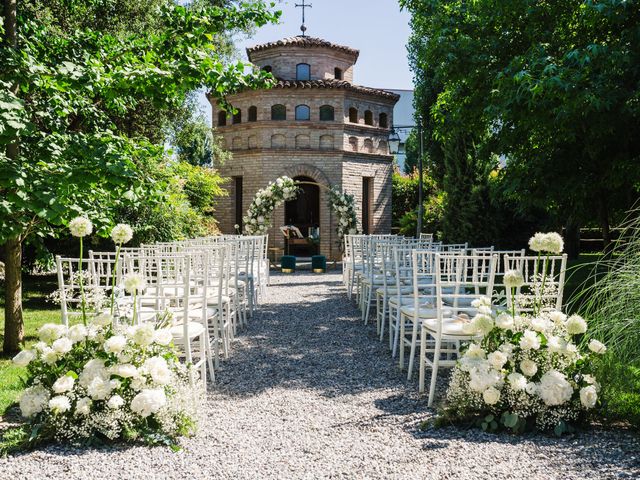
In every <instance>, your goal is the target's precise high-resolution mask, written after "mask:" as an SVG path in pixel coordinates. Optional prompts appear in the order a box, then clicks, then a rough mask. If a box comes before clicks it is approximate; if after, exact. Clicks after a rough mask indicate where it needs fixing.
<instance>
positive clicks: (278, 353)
mask: <svg viewBox="0 0 640 480" xmlns="http://www.w3.org/2000/svg"><path fill="white" fill-rule="evenodd" d="M403 377H404V376H403V375H401V374H400V373H399V372H398V370H397V369H396V368H395V363H393V362H392V361H391V359H390V356H389V355H388V353H387V350H386V348H385V347H384V346H383V345H382V344H381V343H379V342H378V341H376V339H375V326H372V325H369V327H368V328H365V327H363V325H362V324H361V322H360V320H359V316H358V314H357V311H356V310H355V308H354V307H353V306H352V305H350V304H349V303H348V302H347V300H346V297H345V295H344V289H343V288H342V286H341V284H340V276H339V275H338V274H327V275H323V276H316V275H311V274H296V275H292V276H281V275H274V276H273V277H272V286H271V288H270V289H269V294H268V297H267V299H266V300H265V302H264V303H263V304H262V305H261V307H260V310H259V313H258V315H257V316H256V317H255V318H254V319H253V320H252V322H251V325H250V326H249V328H248V330H247V331H246V332H244V333H242V334H241V335H240V336H239V338H238V339H237V340H236V342H235V344H234V346H233V351H232V355H231V358H230V360H229V361H227V362H226V363H225V364H224V365H223V368H222V369H221V370H220V372H219V373H218V384H217V386H216V390H215V391H214V392H212V393H211V394H210V395H209V400H208V405H207V409H206V418H205V420H204V422H203V424H202V427H201V432H200V434H199V435H198V436H197V437H196V438H193V439H189V440H187V441H185V442H184V450H183V451H182V452H179V453H173V452H171V451H170V450H168V449H164V448H153V449H149V448H145V447H133V448H117V449H113V448H111V449H99V450H77V449H69V448H60V447H49V448H47V449H44V450H40V451H36V452H30V453H28V454H25V455H21V456H18V457H13V458H9V459H0V478H2V479H12V480H15V479H21V478H28V479H34V478H35V479H39V478H56V479H57V478H64V479H75V478H87V479H92V480H97V479H102V478H113V479H125V478H140V479H148V480H150V479H165V478H167V479H169V478H171V479H173V478H175V479H181V480H183V479H205V478H206V479H213V478H234V479H245V478H246V479H249V478H252V479H261V478H277V479H289V478H291V479H297V478H310V479H312V478H313V479H316V478H385V479H387V478H398V479H414V478H415V479H449V478H450V479H467V478H468V479H474V480H477V479H484V478H487V479H489V478H490V479H496V480H497V479H506V478H513V479H532V478H536V479H537V478H539V479H562V480H565V479H583V478H589V479H596V478H618V479H619V478H638V477H640V441H639V439H638V437H637V436H635V435H633V434H630V433H625V432H610V431H595V432H593V433H590V434H584V433H583V434H580V435H578V436H576V437H574V438H571V437H566V438H562V439H555V438H549V437H542V436H525V437H524V438H514V437H510V436H506V435H505V436H497V435H485V434H483V433H481V432H478V431H475V430H473V431H464V430H460V429H455V428H447V429H438V430H429V431H426V432H421V431H419V430H418V425H419V423H420V422H421V421H422V420H424V419H426V418H428V417H429V416H430V415H431V413H430V411H429V410H427V409H426V407H425V402H424V400H421V399H419V398H418V397H417V395H416V393H415V391H416V388H415V386H414V385H413V384H408V383H406V382H404V380H403Z"/></svg>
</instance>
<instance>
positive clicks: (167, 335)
mask: <svg viewBox="0 0 640 480" xmlns="http://www.w3.org/2000/svg"><path fill="white" fill-rule="evenodd" d="M153 339H154V342H156V343H157V344H158V345H169V344H170V343H171V341H172V340H173V335H171V330H169V329H168V328H159V329H157V330H156V331H155V334H154V337H153Z"/></svg>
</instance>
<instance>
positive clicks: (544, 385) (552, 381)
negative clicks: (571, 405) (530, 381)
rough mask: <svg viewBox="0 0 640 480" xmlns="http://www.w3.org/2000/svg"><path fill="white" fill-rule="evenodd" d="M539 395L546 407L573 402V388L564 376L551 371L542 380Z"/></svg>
mask: <svg viewBox="0 0 640 480" xmlns="http://www.w3.org/2000/svg"><path fill="white" fill-rule="evenodd" d="M538 395H539V396H540V398H541V399H542V401H543V402H544V403H545V404H546V405H548V406H550V407H553V406H556V405H562V404H564V403H566V402H568V401H569V400H571V396H572V395H573V388H572V387H571V384H570V383H569V382H568V381H567V377H565V376H564V374H562V373H560V372H558V371H557V370H550V371H548V372H547V373H545V374H544V375H542V378H540V384H539V386H538Z"/></svg>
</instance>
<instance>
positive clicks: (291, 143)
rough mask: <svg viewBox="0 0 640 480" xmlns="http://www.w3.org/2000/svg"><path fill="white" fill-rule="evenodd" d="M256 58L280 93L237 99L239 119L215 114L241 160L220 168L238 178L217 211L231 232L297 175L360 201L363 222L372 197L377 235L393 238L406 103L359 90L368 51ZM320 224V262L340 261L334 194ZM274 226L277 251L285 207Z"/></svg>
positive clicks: (267, 51) (300, 41) (278, 47)
mask: <svg viewBox="0 0 640 480" xmlns="http://www.w3.org/2000/svg"><path fill="white" fill-rule="evenodd" d="M247 54H248V56H249V60H250V61H251V62H252V63H254V64H255V65H257V66H258V67H260V68H263V69H267V70H269V71H271V72H272V73H273V75H274V76H275V77H276V79H277V83H276V85H275V87H274V88H272V89H269V90H257V91H254V90H251V91H245V92H241V93H238V94H236V95H233V96H231V97H230V98H229V100H230V102H231V103H232V104H233V106H234V107H235V108H236V109H238V113H237V114H236V115H231V114H227V113H226V112H224V111H223V110H221V109H220V107H219V106H218V105H217V104H215V103H213V105H212V107H213V125H214V127H215V129H216V130H215V133H216V134H218V135H221V136H222V138H223V142H224V144H225V145H226V147H227V148H228V149H229V150H230V151H231V152H232V153H233V157H232V159H231V160H228V161H227V162H226V163H225V164H224V165H222V166H220V167H219V168H220V171H221V173H222V175H223V176H225V177H231V181H230V182H229V188H228V189H229V196H228V197H226V198H224V199H222V200H221V202H220V203H219V205H218V208H217V213H218V218H219V220H220V228H221V230H222V231H223V232H225V233H232V232H233V231H234V224H235V223H236V220H237V219H238V216H239V214H240V213H242V214H244V212H246V210H247V208H248V207H249V204H250V202H251V201H252V199H253V196H254V195H255V193H256V191H257V190H259V189H261V188H263V187H265V186H266V185H267V184H268V183H269V182H270V181H274V180H275V179H276V178H278V177H280V176H282V175H287V176H289V177H292V178H295V177H297V176H304V177H310V178H312V179H313V180H314V181H315V182H317V183H319V184H321V185H324V186H335V187H338V188H339V189H341V190H343V191H346V192H348V193H350V194H353V195H354V196H355V198H356V208H357V211H358V219H359V221H360V222H362V220H363V205H362V202H363V196H365V197H368V208H365V210H368V211H369V216H368V218H369V225H368V230H369V232H371V233H387V232H389V230H390V228H391V171H392V167H391V165H392V157H391V156H390V155H389V153H388V147H387V138H388V135H389V128H390V127H391V125H392V124H393V106H394V104H395V103H396V102H397V101H398V95H396V94H394V93H391V92H387V91H384V90H378V89H373V88H367V87H361V86H357V85H353V84H352V83H351V82H352V79H353V66H354V64H355V63H356V60H357V58H358V51H357V50H354V49H352V48H349V47H344V46H340V45H335V44H331V43H329V42H327V41H324V40H320V39H316V38H311V37H303V36H298V37H293V38H288V39H284V40H280V41H277V42H271V43H267V44H263V45H258V46H255V47H253V48H249V49H247ZM306 65H308V67H307V66H306ZM274 106H275V108H274ZM304 106H307V107H308V110H307V109H305V108H304ZM307 112H308V113H309V117H308V120H307V119H306V118H307ZM283 114H284V118H283ZM240 179H241V180H240ZM240 185H241V186H242V192H241V195H238V193H239V192H236V188H237V187H238V186H240ZM367 187H368V189H367ZM365 190H366V191H367V192H368V194H367V193H364V192H365ZM240 202H241V203H242V205H240V204H239V203H240ZM319 214H320V218H319V219H318V220H317V224H318V226H319V227H320V252H321V253H323V254H325V255H327V257H328V258H337V257H339V254H340V249H339V246H338V243H337V240H338V239H337V235H336V232H335V218H333V217H334V216H333V215H332V213H331V212H330V210H329V203H328V194H327V191H326V189H325V188H320V212H319ZM273 220H274V226H273V228H272V229H271V231H270V235H269V238H270V244H271V245H272V246H274V245H275V246H282V245H283V244H284V240H283V238H282V235H281V233H280V231H279V228H278V227H280V226H281V225H284V224H285V209H284V207H280V208H278V209H277V210H276V212H275V214H274V219H273ZM303 233H304V234H305V235H306V232H303Z"/></svg>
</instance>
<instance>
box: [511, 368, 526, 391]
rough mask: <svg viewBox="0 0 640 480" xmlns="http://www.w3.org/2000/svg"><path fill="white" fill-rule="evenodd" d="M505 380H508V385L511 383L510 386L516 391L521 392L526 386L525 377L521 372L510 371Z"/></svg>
mask: <svg viewBox="0 0 640 480" xmlns="http://www.w3.org/2000/svg"><path fill="white" fill-rule="evenodd" d="M507 380H509V385H511V388H512V389H513V390H515V391H516V392H521V391H522V390H524V389H526V388H527V379H526V378H525V376H524V375H522V374H521V373H518V372H513V373H510V374H509V375H508V376H507Z"/></svg>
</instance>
